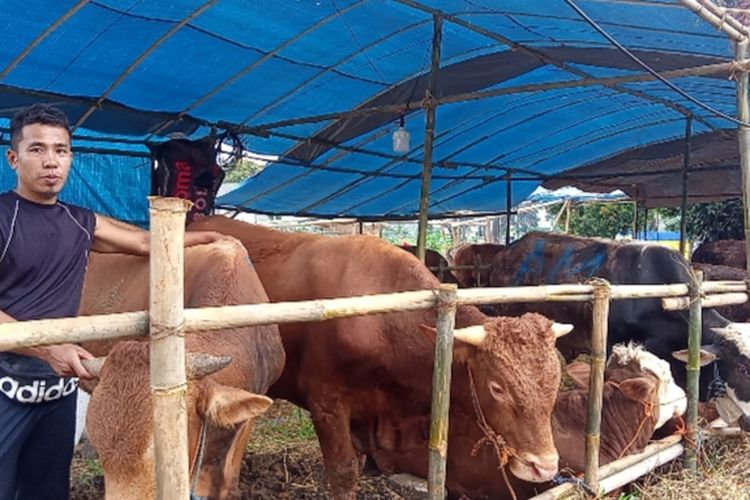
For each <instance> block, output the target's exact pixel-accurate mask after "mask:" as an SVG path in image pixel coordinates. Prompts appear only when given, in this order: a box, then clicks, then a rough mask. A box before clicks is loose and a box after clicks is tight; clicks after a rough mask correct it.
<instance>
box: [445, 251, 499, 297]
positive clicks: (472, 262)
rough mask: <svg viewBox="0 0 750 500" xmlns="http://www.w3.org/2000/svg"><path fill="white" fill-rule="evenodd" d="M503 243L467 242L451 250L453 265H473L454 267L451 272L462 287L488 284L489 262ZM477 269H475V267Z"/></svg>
mask: <svg viewBox="0 0 750 500" xmlns="http://www.w3.org/2000/svg"><path fill="white" fill-rule="evenodd" d="M504 246H505V245H498V244H496V243H467V244H465V245H461V246H460V247H458V248H456V249H455V250H454V251H453V252H452V255H453V257H452V259H451V264H452V265H453V266H475V267H474V268H472V269H455V270H454V271H453V274H454V275H455V276H456V279H458V283H459V284H460V285H461V286H462V287H463V288H470V287H473V286H489V283H490V264H491V263H492V259H493V258H494V257H495V254H496V253H497V252H499V251H500V250H501V249H502V248H503V247H504ZM476 266H479V269H478V270H477V267H476Z"/></svg>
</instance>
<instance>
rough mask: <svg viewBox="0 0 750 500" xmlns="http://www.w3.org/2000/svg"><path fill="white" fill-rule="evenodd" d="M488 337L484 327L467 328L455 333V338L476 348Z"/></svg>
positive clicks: (457, 330)
mask: <svg viewBox="0 0 750 500" xmlns="http://www.w3.org/2000/svg"><path fill="white" fill-rule="evenodd" d="M486 336H487V331H486V330H485V329H484V325H474V326H467V327H466V328H458V329H456V330H454V331H453V338H455V339H458V340H460V341H461V342H466V343H467V344H471V345H475V346H478V345H480V344H481V343H482V342H484V338H485V337H486Z"/></svg>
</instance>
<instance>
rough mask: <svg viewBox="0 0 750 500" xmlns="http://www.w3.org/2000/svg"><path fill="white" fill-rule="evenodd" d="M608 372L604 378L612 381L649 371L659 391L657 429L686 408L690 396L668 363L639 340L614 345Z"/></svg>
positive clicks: (657, 395) (648, 373) (635, 376)
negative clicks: (649, 350) (686, 393)
mask: <svg viewBox="0 0 750 500" xmlns="http://www.w3.org/2000/svg"><path fill="white" fill-rule="evenodd" d="M605 374H606V376H605V378H606V379H607V380H611V381H613V382H621V381H623V380H634V379H636V378H638V377H648V376H649V375H650V376H653V377H655V381H656V382H657V391H656V394H655V397H654V398H652V399H651V401H652V403H654V405H655V409H654V416H655V418H656V424H655V425H654V428H655V429H658V428H659V427H661V426H662V425H664V424H665V423H667V422H668V421H669V420H670V419H672V418H675V417H680V416H682V414H684V413H685V410H686V409H687V396H686V395H685V391H684V390H682V388H681V387H680V386H678V385H677V384H676V383H675V381H674V377H672V370H671V368H670V366H669V363H668V362H667V361H665V360H663V359H661V358H659V357H658V356H656V355H655V354H652V353H650V352H648V351H647V350H645V349H644V348H643V347H641V346H639V345H637V344H634V343H632V342H630V343H628V344H617V345H615V346H614V347H613V348H612V354H611V355H610V356H609V359H608V360H607V366H606V368H605Z"/></svg>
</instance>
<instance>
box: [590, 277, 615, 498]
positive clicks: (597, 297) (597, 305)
mask: <svg viewBox="0 0 750 500" xmlns="http://www.w3.org/2000/svg"><path fill="white" fill-rule="evenodd" d="M589 283H590V284H592V285H594V304H593V306H594V308H593V314H592V329H591V378H590V381H589V408H588V415H587V418H586V457H585V460H586V461H585V471H584V481H585V482H586V484H587V485H588V486H589V487H590V488H591V490H592V491H593V492H594V493H597V492H598V491H599V438H600V432H601V423H602V398H603V395H602V391H603V389H604V363H605V361H606V358H607V329H608V324H607V323H608V320H609V300H610V296H611V290H610V287H609V283H608V282H607V281H606V280H603V279H600V278H594V279H592V280H590V282H589Z"/></svg>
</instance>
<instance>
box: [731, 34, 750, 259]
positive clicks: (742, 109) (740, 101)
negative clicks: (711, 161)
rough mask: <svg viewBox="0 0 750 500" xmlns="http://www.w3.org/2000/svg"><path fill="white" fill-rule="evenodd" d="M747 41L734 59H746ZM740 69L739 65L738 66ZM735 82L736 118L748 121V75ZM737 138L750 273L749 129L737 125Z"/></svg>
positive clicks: (740, 73)
mask: <svg viewBox="0 0 750 500" xmlns="http://www.w3.org/2000/svg"><path fill="white" fill-rule="evenodd" d="M747 45H748V41H747V39H744V40H743V41H741V42H739V43H737V47H736V58H737V59H738V60H739V59H745V58H746V57H747ZM739 66H740V67H742V66H741V65H739ZM735 81H736V82H737V118H738V119H739V120H740V121H741V122H743V123H748V121H750V108H749V107H748V101H747V98H748V73H747V71H743V70H741V69H738V70H737V74H736V76H735ZM737 137H738V139H739V141H740V169H741V170H742V213H743V215H744V216H745V217H744V219H745V222H744V229H745V258H746V259H747V267H746V269H747V270H748V272H750V128H748V126H747V125H739V126H738V130H737Z"/></svg>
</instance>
